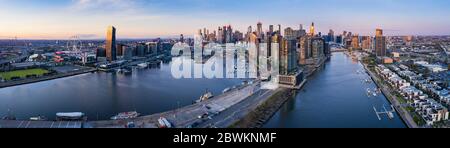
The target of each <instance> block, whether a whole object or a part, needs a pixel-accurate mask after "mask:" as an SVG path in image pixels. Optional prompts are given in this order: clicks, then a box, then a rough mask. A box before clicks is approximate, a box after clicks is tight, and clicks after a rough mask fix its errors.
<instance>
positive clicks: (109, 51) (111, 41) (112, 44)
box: [105, 26, 117, 62]
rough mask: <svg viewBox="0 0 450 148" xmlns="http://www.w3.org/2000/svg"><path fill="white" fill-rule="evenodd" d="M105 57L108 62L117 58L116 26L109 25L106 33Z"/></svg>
mask: <svg viewBox="0 0 450 148" xmlns="http://www.w3.org/2000/svg"><path fill="white" fill-rule="evenodd" d="M105 47H106V48H105V49H106V59H107V60H108V61H110V62H112V61H115V60H117V49H116V28H114V27H113V26H109V27H108V30H107V34H106V46H105Z"/></svg>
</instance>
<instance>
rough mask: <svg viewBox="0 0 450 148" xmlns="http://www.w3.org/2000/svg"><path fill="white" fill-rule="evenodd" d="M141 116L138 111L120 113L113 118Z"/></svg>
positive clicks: (123, 118) (112, 118) (122, 118)
mask: <svg viewBox="0 0 450 148" xmlns="http://www.w3.org/2000/svg"><path fill="white" fill-rule="evenodd" d="M139 116H140V113H138V112H136V111H132V112H123V113H119V114H117V115H116V116H113V117H111V120H125V119H133V118H137V117H139Z"/></svg>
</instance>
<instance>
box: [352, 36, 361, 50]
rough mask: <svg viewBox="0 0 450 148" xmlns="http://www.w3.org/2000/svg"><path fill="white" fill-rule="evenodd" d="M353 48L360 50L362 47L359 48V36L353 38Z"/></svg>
mask: <svg viewBox="0 0 450 148" xmlns="http://www.w3.org/2000/svg"><path fill="white" fill-rule="evenodd" d="M352 48H353V49H354V50H356V49H359V48H360V46H359V36H358V35H354V36H353V37H352Z"/></svg>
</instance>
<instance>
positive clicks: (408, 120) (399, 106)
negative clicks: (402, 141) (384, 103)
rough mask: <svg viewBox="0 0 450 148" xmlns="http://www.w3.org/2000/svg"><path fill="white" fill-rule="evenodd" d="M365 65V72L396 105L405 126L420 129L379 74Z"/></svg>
mask: <svg viewBox="0 0 450 148" xmlns="http://www.w3.org/2000/svg"><path fill="white" fill-rule="evenodd" d="M362 64H363V65H364V68H365V70H366V71H367V73H368V74H369V75H370V77H371V78H372V79H373V81H374V82H375V84H376V85H377V86H378V87H380V88H381V91H382V92H383V94H384V95H385V96H386V97H387V98H388V100H389V102H391V103H392V104H393V105H394V108H395V110H396V111H397V112H398V114H399V115H400V117H401V118H402V120H403V121H404V122H405V124H406V125H407V126H408V128H418V127H419V126H418V125H417V123H416V122H414V119H413V117H412V116H411V115H410V114H409V112H408V111H407V110H406V109H405V108H404V107H403V104H402V103H401V102H399V101H398V100H397V99H396V96H395V95H393V94H392V92H391V91H392V90H390V89H389V87H388V86H386V85H385V84H383V83H381V82H382V81H383V80H381V79H380V78H379V77H378V75H377V74H375V73H373V72H372V71H371V70H370V69H369V68H368V67H367V65H366V64H364V63H362Z"/></svg>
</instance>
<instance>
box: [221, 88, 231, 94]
mask: <svg viewBox="0 0 450 148" xmlns="http://www.w3.org/2000/svg"><path fill="white" fill-rule="evenodd" d="M230 91H231V88H225V89H224V90H223V91H222V93H227V92H230Z"/></svg>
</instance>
